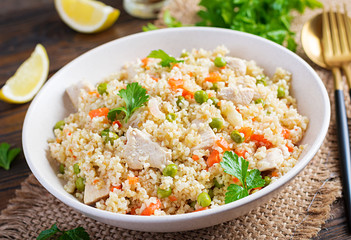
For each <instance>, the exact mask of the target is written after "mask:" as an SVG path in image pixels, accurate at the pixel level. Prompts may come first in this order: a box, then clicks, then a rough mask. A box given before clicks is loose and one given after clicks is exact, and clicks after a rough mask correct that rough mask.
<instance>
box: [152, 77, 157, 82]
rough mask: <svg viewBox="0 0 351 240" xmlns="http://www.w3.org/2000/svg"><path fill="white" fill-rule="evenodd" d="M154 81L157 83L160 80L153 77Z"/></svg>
mask: <svg viewBox="0 0 351 240" xmlns="http://www.w3.org/2000/svg"><path fill="white" fill-rule="evenodd" d="M151 78H152V79H153V80H155V81H156V82H158V80H159V78H157V77H151Z"/></svg>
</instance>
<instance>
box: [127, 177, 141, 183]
mask: <svg viewBox="0 0 351 240" xmlns="http://www.w3.org/2000/svg"><path fill="white" fill-rule="evenodd" d="M128 182H129V185H133V184H136V183H137V182H139V178H138V177H128Z"/></svg>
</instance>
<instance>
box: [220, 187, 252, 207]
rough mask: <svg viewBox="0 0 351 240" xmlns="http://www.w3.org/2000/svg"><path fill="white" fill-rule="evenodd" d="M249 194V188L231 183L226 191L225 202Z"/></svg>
mask: <svg viewBox="0 0 351 240" xmlns="http://www.w3.org/2000/svg"><path fill="white" fill-rule="evenodd" d="M247 196H249V192H248V191H247V189H245V188H243V187H242V186H239V185H236V184H230V185H229V187H228V188H227V192H226V193H225V198H224V202H225V204H227V203H231V202H234V201H236V200H239V199H241V198H244V197H247Z"/></svg>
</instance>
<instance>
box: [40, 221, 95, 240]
mask: <svg viewBox="0 0 351 240" xmlns="http://www.w3.org/2000/svg"><path fill="white" fill-rule="evenodd" d="M56 234H60V236H59V237H58V238H55V239H59V240H89V239H90V237H89V234H88V233H87V232H86V231H85V230H84V228H82V227H77V228H74V229H71V230H68V231H62V230H60V229H59V228H58V227H57V225H56V223H55V224H54V225H52V226H51V228H49V229H46V230H44V231H42V232H41V233H40V234H39V236H38V237H37V240H46V239H51V238H52V237H53V236H54V235H56Z"/></svg>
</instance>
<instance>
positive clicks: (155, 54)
mask: <svg viewBox="0 0 351 240" xmlns="http://www.w3.org/2000/svg"><path fill="white" fill-rule="evenodd" d="M147 57H148V58H159V59H161V62H160V64H161V66H162V67H170V66H171V63H179V62H184V61H183V60H177V59H175V58H174V57H171V56H169V55H168V54H167V53H165V52H164V51H163V50H161V49H159V50H153V51H152V52H151V53H150V54H149V55H148V56H147Z"/></svg>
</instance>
